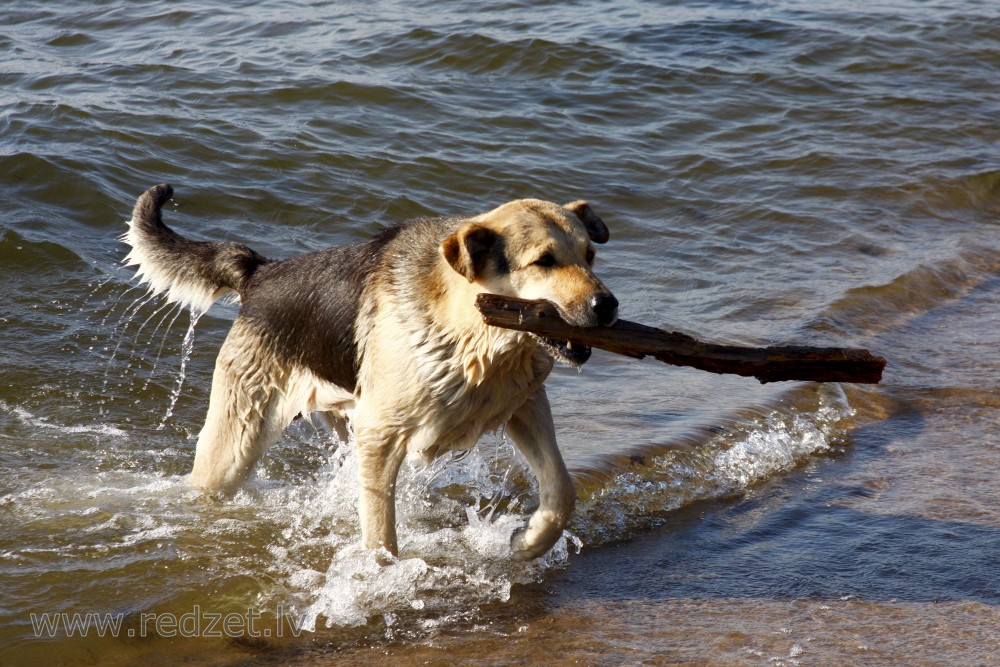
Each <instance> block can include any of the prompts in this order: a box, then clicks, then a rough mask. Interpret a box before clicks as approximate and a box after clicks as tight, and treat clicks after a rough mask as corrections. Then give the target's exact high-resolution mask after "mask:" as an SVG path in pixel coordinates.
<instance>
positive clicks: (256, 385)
mask: <svg viewBox="0 0 1000 667" xmlns="http://www.w3.org/2000/svg"><path fill="white" fill-rule="evenodd" d="M289 375H290V371H289V369H288V368H287V367H286V366H285V365H283V364H280V363H278V361H277V360H276V359H275V357H274V355H273V354H272V353H270V352H269V349H268V346H267V345H266V344H265V342H264V341H262V340H261V338H260V336H259V335H258V334H256V332H254V331H253V330H252V329H251V328H250V327H249V326H248V325H246V324H245V323H244V322H243V321H241V320H240V319H239V318H237V320H236V322H235V323H234V324H233V328H232V330H231V331H230V332H229V336H228V337H227V338H226V341H225V343H223V345H222V348H221V349H220V350H219V356H218V359H217V360H216V363H215V373H214V375H213V377H212V394H211V397H210V399H209V404H208V416H207V417H206V419H205V425H204V427H202V429H201V434H200V435H199V436H198V445H197V448H196V450H195V457H194V468H193V469H192V471H191V478H190V479H191V483H192V484H194V485H195V486H197V487H200V488H202V489H205V490H206V491H225V492H231V491H235V490H236V489H237V488H239V486H240V485H241V484H242V483H243V482H244V481H245V480H246V479H247V477H249V475H250V473H251V471H252V470H253V467H254V465H255V464H256V463H257V460H258V459H260V457H261V455H262V454H263V453H264V451H265V450H266V449H267V448H268V447H269V446H270V445H271V444H272V443H273V442H274V441H275V440H277V439H278V437H279V436H280V435H281V432H282V431H283V430H284V429H285V427H286V426H288V424H289V423H290V422H291V420H292V419H293V418H294V416H295V415H296V414H297V413H298V410H297V408H298V406H296V405H294V401H292V400H290V399H291V397H290V396H289V393H288V391H287V389H288V386H287V385H288V383H289Z"/></svg>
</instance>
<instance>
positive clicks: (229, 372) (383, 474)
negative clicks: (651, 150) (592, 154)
mask: <svg viewBox="0 0 1000 667" xmlns="http://www.w3.org/2000/svg"><path fill="white" fill-rule="evenodd" d="M172 196H173V189H172V188H171V187H170V186H169V185H158V186H155V187H153V188H150V189H149V190H148V191H147V192H145V193H144V194H143V195H142V196H140V197H139V200H138V201H137V202H136V205H135V209H134V211H133V214H132V220H131V221H130V222H129V229H128V231H127V232H126V233H125V235H124V236H123V240H124V241H125V242H126V243H128V244H129V245H130V246H131V247H132V250H131V252H130V253H129V255H128V257H127V259H126V261H127V263H128V264H132V265H136V266H138V278H139V279H140V281H142V282H145V283H148V285H149V288H150V290H151V291H152V292H156V293H164V294H166V296H167V298H168V299H170V300H172V301H177V302H180V303H183V304H185V305H188V306H190V307H191V308H193V309H195V310H206V309H207V308H208V307H209V306H211V304H212V303H213V302H214V301H215V300H216V299H218V298H219V297H221V296H224V295H227V294H230V295H232V294H233V293H235V295H238V297H239V300H240V302H241V304H242V305H241V308H240V313H239V316H238V317H237V318H236V321H235V322H234V323H233V326H232V329H231V330H230V332H229V335H228V337H227V338H226V341H225V343H224V344H223V345H222V349H221V350H220V351H219V356H218V360H217V361H216V365H215V374H214V377H213V380H212V393H211V398H210V400H209V406H208V417H207V418H206V420H205V425H204V427H203V428H202V430H201V434H200V435H199V437H198V444H197V449H196V452H195V460H194V469H193V471H192V473H191V482H192V483H193V484H195V485H196V486H198V487H201V488H203V489H205V490H208V491H227V492H228V491H233V490H235V489H236V488H238V487H239V486H240V485H241V484H242V483H243V482H244V480H245V479H246V478H247V477H248V476H249V474H250V472H251V471H252V469H253V467H254V464H256V462H257V460H258V459H259V458H260V457H261V455H262V454H263V453H264V450H265V449H266V448H267V447H268V446H269V445H270V444H271V443H273V442H274V441H275V440H277V439H278V437H279V436H280V435H281V432H282V430H283V429H284V428H285V427H286V426H287V425H288V424H289V423H290V422H291V421H292V420H293V419H294V418H295V416H296V415H298V414H306V415H308V414H310V413H313V412H318V413H321V414H322V415H323V416H324V417H325V419H326V420H327V421H328V423H329V424H330V425H331V426H333V427H334V428H336V429H337V431H338V433H339V434H340V435H341V436H342V437H345V436H346V434H347V422H348V421H349V422H350V423H351V426H352V427H353V429H354V434H355V437H356V440H357V455H358V458H359V462H360V480H359V483H360V487H361V488H360V513H361V534H362V540H363V542H364V546H365V547H367V548H372V549H379V548H384V549H386V550H388V551H389V552H390V553H392V554H393V555H396V554H397V553H398V546H397V543H396V525H395V523H396V519H395V485H396V476H397V473H398V472H399V468H400V465H401V463H402V462H403V460H404V458H405V457H406V456H407V455H408V454H417V455H419V456H420V457H422V458H423V459H424V460H426V461H430V460H431V459H433V458H434V457H436V456H439V455H441V454H443V453H446V452H448V451H451V450H463V449H469V448H471V447H473V446H474V445H475V443H476V441H477V440H478V439H479V437H480V436H481V435H482V434H483V433H486V432H488V431H492V430H496V429H498V428H500V427H502V426H505V425H506V433H507V434H508V435H510V437H511V438H512V439H513V441H514V443H515V444H516V445H517V447H518V449H519V451H520V452H521V453H522V454H523V455H524V457H525V458H526V459H527V461H528V464H529V465H530V466H531V469H532V471H533V472H534V473H535V475H536V476H537V478H538V484H539V489H540V496H541V497H540V499H539V506H538V509H537V510H536V511H535V512H534V514H533V515H532V516H531V518H530V520H529V521H528V525H527V527H526V528H524V529H523V530H521V531H520V532H518V533H516V534H515V535H514V536H513V538H512V548H513V551H514V556H515V557H516V558H518V559H523V560H526V559H530V558H535V557H538V556H540V555H542V554H544V553H545V552H546V551H548V549H549V548H550V547H551V546H552V545H553V544H554V543H555V542H556V540H557V539H558V538H559V536H560V535H561V534H562V530H563V527H564V526H565V525H566V522H567V520H568V519H569V516H570V513H571V512H572V511H573V505H574V502H575V499H576V493H575V490H574V487H573V483H572V480H571V478H570V476H569V473H568V472H567V470H566V466H565V464H564V463H563V460H562V457H561V456H560V454H559V449H558V448H557V446H556V438H555V431H554V428H553V425H552V416H551V413H550V412H549V402H548V399H547V398H546V396H545V388H544V387H543V386H542V383H543V382H544V381H545V378H546V377H547V376H548V374H549V371H550V370H551V369H552V364H553V358H556V359H558V360H561V361H565V362H568V363H573V364H580V363H583V362H584V361H586V360H587V357H588V356H589V355H590V350H589V349H588V348H585V347H580V346H574V345H567V344H561V343H555V342H553V341H544V340H540V339H538V338H536V337H535V336H533V335H531V334H526V333H520V332H515V331H510V330H506V329H499V328H496V327H490V326H487V325H486V324H484V323H483V320H482V317H481V316H480V313H479V311H478V310H477V309H476V307H475V305H474V304H475V299H476V295H477V294H479V293H480V292H492V293H496V294H503V295H507V296H516V297H522V298H527V299H547V300H549V301H551V302H553V303H554V304H556V306H557V307H558V309H559V311H560V312H561V314H562V315H563V317H564V318H565V319H566V320H567V321H568V322H570V323H572V324H575V325H578V326H597V325H607V324H611V323H613V322H614V321H615V319H616V318H617V311H618V301H617V300H616V299H615V297H614V296H613V295H612V294H611V292H610V291H608V289H607V288H606V287H605V286H604V285H603V284H602V283H601V281H600V280H598V278H597V277H596V276H595V275H594V273H593V271H592V270H591V269H592V265H593V260H594V243H605V242H606V241H607V240H608V229H607V227H606V226H605V224H604V222H603V221H602V220H601V219H600V218H599V217H598V216H597V215H596V214H595V213H594V212H593V211H592V210H591V208H590V206H589V205H588V204H587V203H586V202H582V201H578V202H573V203H571V204H567V205H565V206H559V205H557V204H553V203H550V202H545V201H540V200H534V199H524V200H518V201H513V202H510V203H508V204H504V205H503V206H500V207H499V208H496V209H494V210H492V211H490V212H489V213H483V214H481V215H476V216H474V217H470V218H443V219H432V220H417V221H414V222H410V223H407V224H404V225H400V226H396V227H391V228H389V229H387V230H385V231H384V232H382V233H381V234H380V235H379V236H378V237H376V238H374V239H372V240H370V241H368V242H367V243H361V244H356V245H346V246H335V247H332V248H329V249H327V250H322V251H318V252H312V253H307V254H304V255H299V256H297V257H293V258H291V259H286V260H280V261H273V260H268V259H265V258H263V257H261V256H260V255H258V254H257V253H255V252H254V251H252V250H250V249H249V248H247V247H246V246H244V245H241V244H238V243H213V242H205V241H192V240H189V239H186V238H184V237H182V236H180V235H178V234H177V233H176V232H174V231H173V230H171V229H170V228H168V227H167V226H166V225H164V224H163V220H162V217H161V214H160V209H161V207H162V206H163V204H164V203H165V202H166V201H167V200H169V199H170V198H171V197H172Z"/></svg>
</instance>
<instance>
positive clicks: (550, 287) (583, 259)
mask: <svg viewBox="0 0 1000 667" xmlns="http://www.w3.org/2000/svg"><path fill="white" fill-rule="evenodd" d="M607 241H608V228H607V226H606V225H605V224H604V221H603V220H601V218H600V217H598V216H597V214H596V213H594V211H593V209H591V208H590V205H589V204H588V203H587V202H585V201H576V202H572V203H570V204H566V205H565V206H559V205H558V204H553V203H552V202H547V201H541V200H538V199H519V200H517V201H512V202H510V203H507V204H504V205H503V206H500V207H499V208H496V209H494V210H492V211H490V212H489V213H484V214H482V215H478V216H476V217H474V218H470V219H469V220H466V221H465V222H463V223H462V224H461V225H460V226H459V227H458V229H457V230H456V231H455V232H454V233H453V234H451V235H450V236H448V237H447V238H446V239H445V240H444V241H443V242H442V243H441V254H442V255H443V256H444V258H445V259H446V260H447V262H448V264H450V265H451V267H452V268H453V269H454V270H455V271H457V272H458V273H460V274H461V275H462V276H464V277H465V278H466V279H467V280H468V281H469V282H471V283H477V284H479V285H480V286H481V287H483V288H484V289H485V290H487V291H489V292H492V293H494V294H502V295H505V296H515V297H520V298H522V299H545V300H547V301H550V302H552V303H553V304H555V306H556V308H558V309H559V312H560V314H561V315H562V317H563V319H565V320H566V321H567V322H569V323H570V324H573V325H576V326H581V327H592V326H600V325H610V324H613V323H614V322H615V320H617V319H618V300H617V299H616V298H615V297H614V295H613V294H612V293H611V291H610V290H608V288H607V287H605V286H604V284H603V283H602V282H601V281H600V279H599V278H598V277H597V276H596V275H594V272H593V265H594V255H595V252H596V251H595V248H594V244H595V243H607ZM546 342H548V343H550V345H549V348H550V351H551V352H552V353H553V354H554V355H555V356H557V357H558V358H561V359H562V360H564V361H569V362H570V363H576V364H580V363H583V362H584V361H586V359H587V358H588V357H589V356H590V350H589V348H584V347H583V346H579V345H569V346H567V345H566V344H565V343H562V344H556V345H555V349H552V344H551V343H552V341H546Z"/></svg>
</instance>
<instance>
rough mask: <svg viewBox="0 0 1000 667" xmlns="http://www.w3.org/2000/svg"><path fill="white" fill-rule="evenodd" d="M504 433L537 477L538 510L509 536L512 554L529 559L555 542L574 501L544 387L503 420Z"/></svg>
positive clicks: (537, 555)
mask: <svg viewBox="0 0 1000 667" xmlns="http://www.w3.org/2000/svg"><path fill="white" fill-rule="evenodd" d="M507 433H508V434H509V435H510V437H511V438H513V440H514V444H516V445H517V448H518V450H520V452H521V454H523V455H524V458H526V459H527V460H528V465H530V466H531V470H532V472H534V473H535V477H536V478H537V479H538V492H539V499H538V500H539V503H538V509H537V510H535V513H534V514H532V515H531V518H530V519H529V520H528V526H527V527H526V528H524V529H523V530H521V531H519V532H517V533H515V534H514V537H513V538H511V547H512V548H513V549H514V557H515V558H517V559H518V560H530V559H532V558H538V557H539V556H541V555H542V554H544V553H545V552H546V551H548V550H549V549H550V548H551V547H552V545H553V544H555V543H556V540H558V539H559V536H560V535H562V531H563V528H564V527H565V526H566V522H567V521H569V517H570V514H572V512H573V506H574V505H575V504H576V489H575V488H574V486H573V479H572V478H571V477H570V476H569V471H568V470H566V464H565V463H563V460H562V456H561V455H560V454H559V448H558V446H557V445H556V432H555V427H554V426H553V425H552V412H551V411H550V409H549V399H548V397H546V395H545V389H544V388H541V389H539V390H538V391H537V392H536V393H535V394H534V395H533V396H532V397H531V398H529V399H528V400H527V401H525V403H524V405H522V406H521V407H520V408H518V410H517V412H515V413H514V415H513V416H512V417H511V418H510V420H509V421H508V422H507Z"/></svg>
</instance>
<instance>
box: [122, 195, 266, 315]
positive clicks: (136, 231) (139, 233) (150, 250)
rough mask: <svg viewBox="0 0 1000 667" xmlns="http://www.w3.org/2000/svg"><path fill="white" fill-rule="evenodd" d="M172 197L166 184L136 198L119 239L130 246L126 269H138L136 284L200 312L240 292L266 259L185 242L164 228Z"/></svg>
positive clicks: (225, 246)
mask: <svg viewBox="0 0 1000 667" xmlns="http://www.w3.org/2000/svg"><path fill="white" fill-rule="evenodd" d="M173 195H174V189H173V188H172V187H170V186H169V185H167V184H166V183H164V184H161V185H156V186H153V187H151V188H150V189H149V190H146V192H144V193H142V195H140V197H139V199H138V200H137V201H136V202H135V208H134V209H133V210H132V219H131V220H129V222H128V231H127V232H125V234H123V235H122V240H123V241H124V242H125V243H127V244H129V245H130V246H132V250H131V251H130V252H129V254H128V256H127V257H126V258H125V264H126V265H129V266H133V265H134V266H137V267H139V268H138V271H137V273H136V277H137V278H138V279H139V282H140V284H141V283H146V284H148V285H149V290H150V292H153V293H155V294H165V295H166V297H167V299H168V300H169V301H174V302H178V303H181V304H183V305H185V306H188V307H189V308H191V309H192V310H195V311H198V312H204V311H206V310H208V308H209V307H210V306H211V305H212V304H213V303H215V301H216V300H217V299H219V298H220V297H222V296H224V295H226V294H228V293H231V292H235V293H236V294H240V293H241V292H242V291H243V288H244V287H245V285H246V283H247V281H248V280H249V278H250V276H252V275H253V273H254V271H255V270H256V269H257V267H258V266H260V265H261V264H264V263H265V262H267V260H266V259H264V258H263V257H261V256H260V255H258V254H257V253H255V252H254V251H253V250H251V249H250V248H248V247H246V246H245V245H242V244H240V243H232V242H229V243H213V242H209V241H192V240H190V239H186V238H184V237H183V236H181V235H180V234H178V233H177V232H175V231H174V230H172V229H170V228H169V227H167V226H166V225H165V224H163V216H162V215H161V213H160V210H161V209H162V208H163V204H164V203H166V202H167V201H168V200H169V199H170V198H171V197H173Z"/></svg>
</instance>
